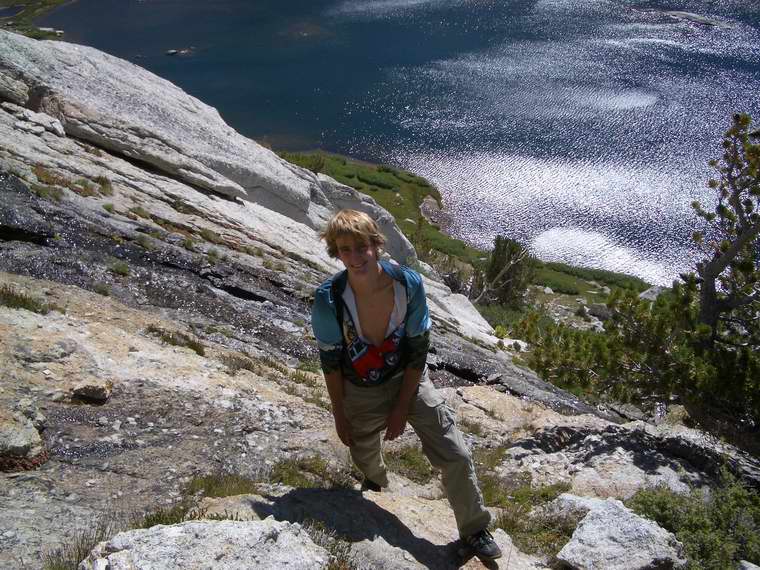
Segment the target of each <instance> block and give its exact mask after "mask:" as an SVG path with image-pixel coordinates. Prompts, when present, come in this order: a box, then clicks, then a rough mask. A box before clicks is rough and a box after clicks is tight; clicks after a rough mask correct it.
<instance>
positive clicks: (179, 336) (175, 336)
mask: <svg viewBox="0 0 760 570" xmlns="http://www.w3.org/2000/svg"><path fill="white" fill-rule="evenodd" d="M146 332H147V333H148V334H151V335H154V336H157V337H158V338H160V339H161V340H162V341H163V342H165V343H166V344H170V345H172V346H182V347H186V348H189V349H191V350H192V351H194V352H195V353H196V354H197V355H198V356H205V355H206V347H204V346H203V344H202V343H200V342H198V341H197V340H195V339H194V338H191V337H189V336H188V335H186V334H184V333H181V332H179V331H167V330H166V329H162V328H161V327H159V326H156V325H149V326H148V328H147V329H146Z"/></svg>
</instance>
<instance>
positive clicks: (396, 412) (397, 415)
mask: <svg viewBox="0 0 760 570" xmlns="http://www.w3.org/2000/svg"><path fill="white" fill-rule="evenodd" d="M408 407H409V406H401V405H399V404H396V405H395V406H393V410H392V411H391V415H389V416H388V429H386V430H385V437H384V438H383V439H384V440H385V441H392V440H394V439H396V438H397V437H400V436H401V434H403V433H404V430H405V429H406V417H407V415H408V414H409V411H408Z"/></svg>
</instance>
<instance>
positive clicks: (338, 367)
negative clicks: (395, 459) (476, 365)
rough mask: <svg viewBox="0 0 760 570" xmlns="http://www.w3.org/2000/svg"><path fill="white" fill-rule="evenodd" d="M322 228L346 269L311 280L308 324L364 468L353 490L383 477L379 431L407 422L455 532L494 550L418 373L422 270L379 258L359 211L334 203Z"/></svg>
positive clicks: (470, 473) (400, 428)
mask: <svg viewBox="0 0 760 570" xmlns="http://www.w3.org/2000/svg"><path fill="white" fill-rule="evenodd" d="M322 238H323V239H324V240H325V241H326V243H327V251H328V253H329V254H330V256H332V257H337V258H338V259H340V261H341V262H342V263H343V265H344V266H345V267H346V270H345V271H342V272H340V273H338V274H336V275H334V276H333V277H332V278H330V279H328V280H327V281H325V282H324V283H323V284H322V285H320V286H319V288H318V289H317V291H316V295H315V301H314V308H313V312H312V326H313V328H314V335H315V336H316V338H317V343H318V344H319V352H320V360H321V364H322V370H323V372H324V375H325V380H326V382H327V389H328V392H329V393H330V399H331V400H332V409H333V416H334V417H335V429H336V430H337V432H338V437H339V438H340V440H341V441H342V442H343V443H344V444H345V445H347V446H348V447H349V449H350V452H351V457H352V459H353V460H354V463H356V466H357V467H358V468H359V470H360V471H361V472H362V473H363V474H364V477H365V480H364V483H363V485H362V490H371V491H380V489H381V488H382V487H386V486H387V485H388V476H387V473H386V468H385V463H384V462H383V456H382V453H381V450H380V444H381V438H382V439H385V440H388V441H390V440H394V439H396V438H397V437H399V436H400V435H401V434H403V433H404V430H405V429H406V424H407V422H408V423H409V424H411V426H412V427H413V428H414V431H415V432H417V435H418V436H419V438H420V440H421V442H422V449H423V451H424V452H425V455H426V456H427V458H428V459H429V460H430V463H432V464H433V466H434V467H436V468H438V469H440V470H441V472H442V474H443V485H444V487H445V489H446V495H447V497H448V499H449V503H450V504H451V507H452V508H453V510H454V515H455V517H456V521H457V526H458V528H459V534H460V536H461V537H462V539H463V540H464V541H465V542H466V543H467V545H469V547H470V548H471V549H472V550H473V552H474V553H475V555H477V556H478V557H480V558H481V559H484V560H494V559H496V558H499V557H500V556H501V551H500V550H499V547H498V546H497V545H496V543H495V542H494V540H493V537H492V536H491V534H490V533H489V532H488V530H487V526H488V524H489V522H490V521H491V516H490V513H489V512H488V511H487V510H486V509H485V507H484V506H483V498H482V495H481V494H480V489H479V488H478V483H477V479H476V477H475V470H474V467H473V464H472V459H471V457H470V453H469V451H468V450H467V447H466V446H465V443H464V441H463V439H462V435H461V434H460V432H459V430H458V429H457V427H456V425H455V423H454V416H453V412H452V411H451V409H450V408H449V407H448V406H446V404H445V403H444V400H443V397H442V396H441V395H440V394H439V393H438V391H437V390H436V389H435V387H434V386H433V384H432V382H431V381H430V379H429V378H428V374H427V365H426V359H427V351H428V344H429V330H430V317H429V315H428V308H427V301H426V299H425V290H424V288H423V285H422V278H421V277H420V275H419V274H418V273H416V272H414V271H412V270H411V269H409V268H407V267H402V266H399V265H396V264H393V263H389V262H386V261H380V259H379V250H380V248H381V247H382V245H383V244H384V243H385V238H384V236H383V235H382V234H381V233H380V230H379V228H378V226H377V224H376V223H375V221H374V220H373V219H372V218H370V217H369V216H368V215H367V214H365V213H363V212H357V211H354V210H341V211H340V212H338V213H337V214H335V216H333V218H332V219H331V220H330V221H329V222H328V224H327V228H326V229H325V231H324V232H323V233H322Z"/></svg>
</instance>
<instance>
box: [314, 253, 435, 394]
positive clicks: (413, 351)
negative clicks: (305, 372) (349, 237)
mask: <svg viewBox="0 0 760 570" xmlns="http://www.w3.org/2000/svg"><path fill="white" fill-rule="evenodd" d="M379 263H380V267H381V268H382V270H383V271H384V272H385V273H387V274H388V275H389V276H390V277H392V278H393V279H394V280H396V281H398V282H399V283H401V284H402V285H403V286H404V289H405V291H406V299H407V305H406V316H405V317H404V321H403V323H402V324H401V325H399V326H398V327H397V328H396V329H395V330H394V331H392V332H391V334H389V335H388V337H386V339H385V341H384V342H383V344H382V345H381V346H379V347H375V346H373V345H371V344H368V343H366V342H364V340H363V339H361V338H360V337H359V336H358V335H357V334H356V328H355V326H354V323H353V319H352V317H351V315H350V312H349V311H348V310H347V307H346V306H345V302H344V300H343V292H344V291H345V289H346V284H347V282H348V273H347V271H342V272H340V273H337V274H336V275H334V276H333V277H331V278H330V279H328V280H327V281H325V282H324V283H322V284H321V285H320V286H319V287H318V288H317V290H316V293H315V298H314V307H313V309H312V313H311V324H312V328H313V329H314V336H315V337H316V339H317V344H318V346H319V357H320V362H321V364H322V370H323V371H324V372H325V373H330V372H333V371H336V370H340V371H341V372H342V374H343V377H344V378H345V379H347V380H349V381H350V382H352V383H353V384H356V385H357V386H375V385H378V384H382V383H383V382H385V381H387V380H389V379H390V378H392V377H394V376H397V375H398V374H401V373H403V371H404V369H405V368H407V367H413V368H416V369H420V370H422V369H424V368H425V362H426V359H427V350H428V346H429V331H430V315H429V313H428V307H427V301H426V299H425V288H424V286H423V284H422V277H421V276H420V275H419V273H417V272H416V271H414V270H412V269H409V268H408V267H404V266H401V265H396V264H394V263H389V262H387V261H380V262H379Z"/></svg>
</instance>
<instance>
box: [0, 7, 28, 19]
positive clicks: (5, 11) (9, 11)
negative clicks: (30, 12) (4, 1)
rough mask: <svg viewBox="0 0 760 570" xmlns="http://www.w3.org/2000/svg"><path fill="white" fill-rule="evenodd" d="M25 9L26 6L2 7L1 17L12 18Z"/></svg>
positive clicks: (0, 8)
mask: <svg viewBox="0 0 760 570" xmlns="http://www.w3.org/2000/svg"><path fill="white" fill-rule="evenodd" d="M23 11H24V6H6V7H0V18H12V17H13V16H16V15H17V14H20V13H21V12H23Z"/></svg>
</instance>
